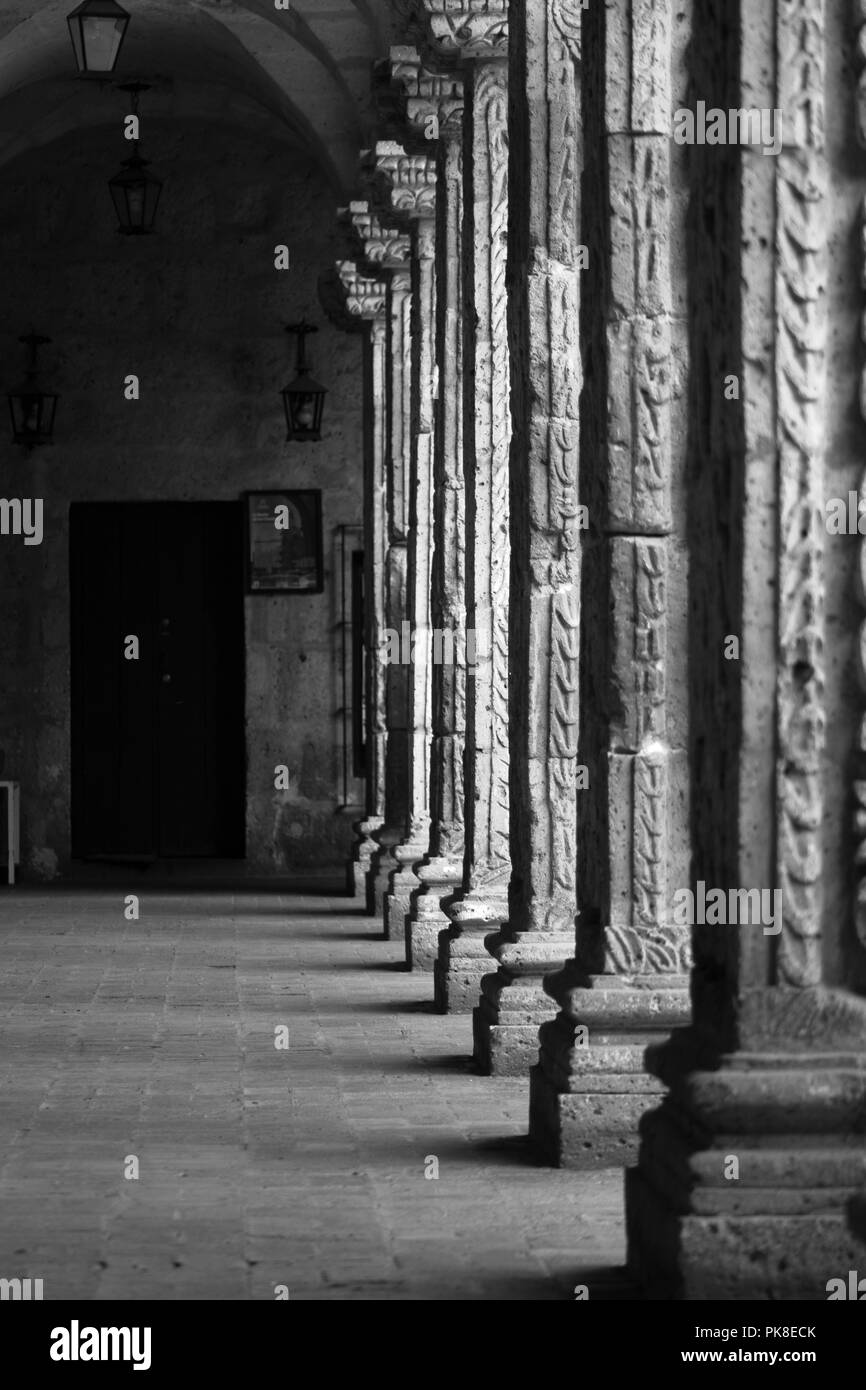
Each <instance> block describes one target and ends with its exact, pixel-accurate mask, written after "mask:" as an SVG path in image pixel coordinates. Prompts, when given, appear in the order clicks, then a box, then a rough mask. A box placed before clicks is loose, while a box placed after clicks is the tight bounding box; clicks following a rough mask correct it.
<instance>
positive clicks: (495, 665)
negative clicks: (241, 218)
mask: <svg viewBox="0 0 866 1390" xmlns="http://www.w3.org/2000/svg"><path fill="white" fill-rule="evenodd" d="M512 9H513V7H512ZM465 10H466V13H465V15H463V16H462V23H457V17H456V16H455V15H454V14H453V13H452V12H449V11H448V7H444V6H441V5H438V4H437V3H431V4H428V11H430V12H431V19H430V23H431V28H432V29H433V31H434V33H438V36H439V42H440V43H443V42H444V43H445V44H446V46H447V44H450V43H451V42H452V41H457V40H458V38H459V40H460V42H461V43H462V44H463V48H462V52H463V53H464V57H465V58H466V59H467V60H468V59H470V58H471V60H472V72H473V86H472V91H473V96H472V105H471V123H470V128H469V131H468V135H467V141H468V144H467V148H470V145H469V142H471V151H472V158H471V162H469V165H468V169H467V183H466V191H465V197H466V206H467V237H466V240H467V246H468V248H470V249H471V257H472V261H471V264H472V276H471V280H470V275H469V265H470V261H469V257H468V255H467V262H466V264H467V288H468V287H469V285H470V283H471V284H472V285H473V286H474V291H473V292H474V298H475V303H474V306H473V308H474V311H475V315H476V316H477V324H478V327H477V331H476V332H475V333H474V334H473V333H470V334H469V335H468V344H467V378H468V380H469V381H472V380H473V377H474V394H475V431H474V435H473V436H472V438H471V441H470V449H469V450H467V492H468V494H471V495H470V500H469V502H468V506H467V534H468V538H469V540H468V545H469V550H470V553H471V555H472V560H471V561H470V563H469V565H468V572H469V579H468V584H467V589H468V595H469V616H468V622H469V626H470V628H471V627H473V626H475V627H476V628H477V629H479V630H480V631H479V637H480V639H481V641H480V643H479V645H480V647H481V655H480V658H479V660H478V663H477V665H476V667H475V669H474V670H473V671H472V672H471V673H470V681H469V720H468V731H467V745H468V749H469V753H468V755H467V806H468V805H470V804H471V805H472V807H473V811H474V812H476V814H475V815H474V816H473V817H472V818H470V817H469V816H467V821H468V824H469V827H471V837H470V843H471V846H472V859H471V866H470V867H469V873H468V875H467V878H468V882H467V885H466V887H467V891H466V892H465V893H464V896H463V899H462V901H460V902H458V903H456V904H455V905H454V906H453V907H452V908H451V909H450V915H451V916H452V917H453V919H454V921H455V932H454V934H453V936H452V939H451V941H450V942H447V943H446V942H443V952H442V958H441V965H440V976H439V977H440V982H441V986H440V998H442V1002H443V1003H446V1002H447V1005H448V1006H449V1007H458V1008H459V1007H461V1005H462V1006H463V1007H465V1003H466V1000H467V996H469V997H471V995H472V994H473V993H474V992H475V991H476V990H477V988H478V985H479V983H481V999H480V1003H479V1004H478V1006H477V1007H476V1009H475V1013H474V1034H475V1056H476V1061H477V1062H478V1064H479V1066H480V1067H481V1068H482V1070H485V1071H488V1072H493V1073H503V1074H506V1073H511V1074H519V1073H522V1072H524V1071H526V1070H528V1067H529V1064H530V1062H531V1060H533V1058H534V1055H535V1051H536V1049H537V1032H538V1026H539V1023H540V1022H541V1021H542V1020H543V1019H544V1018H546V1017H549V1016H550V1015H551V1014H552V1013H553V1005H552V1001H551V1000H550V999H549V998H547V996H546V995H545V994H544V992H543V989H542V978H543V975H544V973H545V972H547V971H550V970H553V969H556V968H558V967H559V966H560V965H562V963H563V962H564V960H565V959H566V957H567V956H568V954H569V951H570V950H571V949H572V942H573V933H574V911H575V909H574V872H575V860H576V849H575V843H574V814H573V805H574V803H573V794H574V792H573V788H574V767H575V762H576V753H577V742H576V738H577V733H576V724H577V711H576V701H577V621H578V605H577V571H576V564H575V552H576V545H577V531H576V527H577V520H576V487H577V478H576V459H577V438H576V421H577V414H576V412H577V394H578V389H579V363H578V357H577V342H576V324H577V295H576V276H575V275H574V274H573V272H572V271H571V270H570V268H563V267H561V266H559V265H557V264H555V263H554V264H550V265H548V263H547V261H548V255H549V253H546V252H545V251H543V250H542V248H544V247H545V244H546V243H545V240H544V237H543V236H540V235H539V233H538V228H537V227H534V228H533V229H532V230H531V229H530V225H529V221H530V219H532V218H533V217H534V216H535V212H536V210H537V206H538V204H539V196H540V197H541V200H542V202H543V206H544V208H545V209H547V206H548V187H547V182H546V180H547V177H548V151H547V146H546V143H545V144H544V145H543V146H542V147H541V148H538V149H536V148H535V147H534V146H533V147H532V150H531V153H530V149H529V145H528V144H527V143H526V138H527V135H528V127H527V126H526V124H525V123H524V124H523V125H520V124H519V123H516V122H515V113H514V107H512V109H511V111H510V112H509V110H508V87H509V77H508V17H507V13H506V11H507V7H506V6H505V5H504V4H494V3H493V2H492V0H489V3H488V4H486V5H485V6H483V7H475V6H470V5H468V4H467V5H466V6H465ZM443 51H444V49H443ZM514 100H516V101H517V102H518V103H520V102H521V100H522V101H523V102H525V90H524V94H523V96H522V97H521V94H520V93H515V94H514ZM542 100H546V98H542ZM515 133H516V135H517V144H516V145H514V144H512V145H511V147H510V149H509V148H508V146H509V142H510V140H511V139H512V137H513V136H514V135H515ZM575 169H576V165H575V163H574V161H573V158H572V162H571V164H570V165H569V166H566V167H565V168H564V169H563V170H562V171H561V179H560V186H559V190H558V194H557V196H558V198H560V199H562V200H564V201H565V203H566V204H567V205H568V207H569V208H571V210H572V213H573V210H574V202H573V199H574V197H575V195H576V190H575V187H574V174H575ZM539 179H541V183H538V182H537V181H538V180H539ZM515 190H516V191H515ZM470 207H471V208H472V210H473V211H472V214H471V216H470V214H469V211H468V210H469V208H470ZM545 215H546V214H545ZM509 242H510V247H509ZM509 252H510V257H511V266H512V274H513V280H512V291H513V292H512V295H511V296H508V295H507V293H506V257H507V255H508V254H509ZM538 252H541V254H538ZM527 294H528V296H529V299H528V303H529V304H530V305H531V306H532V313H531V314H530V313H529V312H528V309H527ZM548 302H552V303H553V315H554V317H553V319H552V320H550V321H548V315H547V313H546V310H545V305H546V304H547V303H548ZM467 319H470V321H471V316H470V315H469V314H468V313H467ZM470 353H471V357H470ZM470 362H471V364H472V366H473V368H474V371H470V369H469V365H468V364H469V363H470ZM510 393H513V396H512V399H511V401H509V394H510ZM510 417H513V420H514V427H515V434H514V438H513V440H512V439H511V434H510ZM470 478H471V480H472V485H471V488H470V486H469V481H470ZM509 574H510V583H509ZM470 768H471V769H472V774H471V775H472V776H473V777H474V787H475V791H474V795H473V796H470V793H469V788H468V783H469V775H470V771H469V770H470ZM569 798H571V800H570V801H569ZM569 804H570V805H571V807H572V817H571V823H570V824H569V822H568V819H567V814H568V813H567V806H568V805H569ZM509 831H510V841H509ZM509 846H510V847H509ZM509 881H510V882H509ZM506 919H507V921H506ZM496 927H499V928H501V930H499V931H498V932H495V933H492V934H491V929H492V928H496ZM485 934H486V949H485ZM488 950H489V951H492V953H493V957H494V959H493V960H491V959H490V958H489V956H488V954H487V952H488ZM496 964H498V966H499V969H498V971H496V973H494V967H495V965H496Z"/></svg>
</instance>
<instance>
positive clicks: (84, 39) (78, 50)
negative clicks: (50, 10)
mask: <svg viewBox="0 0 866 1390" xmlns="http://www.w3.org/2000/svg"><path fill="white" fill-rule="evenodd" d="M66 23H67V24H68V25H69V36H70V38H71V39H72V47H73V50H74V52H75V61H76V63H77V64H78V71H79V72H80V73H81V74H82V75H83V76H88V77H110V76H111V74H112V73H113V72H114V65H115V63H116V62H117V57H118V54H119V53H120V47H121V44H122V43H123V37H124V35H125V33H126V28H127V25H128V24H129V15H128V14H127V12H126V10H124V9H123V8H122V7H121V6H120V5H117V4H115V0H84V4H83V5H79V6H78V9H77V10H73V11H72V14H70V15H67V16H66Z"/></svg>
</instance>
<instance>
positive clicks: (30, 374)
mask: <svg viewBox="0 0 866 1390" xmlns="http://www.w3.org/2000/svg"><path fill="white" fill-rule="evenodd" d="M18 341H19V342H21V343H25V344H26V345H27V346H28V348H29V349H30V358H29V362H28V366H27V375H26V377H25V380H24V384H23V386H20V387H19V388H18V390H17V391H10V392H9V395H8V400H9V411H10V414H11V416H12V437H13V439H14V441H15V443H16V444H23V445H24V447H25V448H26V449H33V448H35V447H36V446H37V445H39V444H53V442H54V440H53V437H52V436H53V434H54V412H55V410H56V409H57V399H58V398H57V395H56V394H55V393H54V392H53V391H43V390H42V389H41V388H40V386H39V379H38V373H37V369H36V354H37V352H38V351H39V349H40V347H41V346H42V345H43V343H50V342H51V339H50V338H43V337H41V336H40V335H39V334H38V333H26V334H25V335H24V337H23V338H19V340H18Z"/></svg>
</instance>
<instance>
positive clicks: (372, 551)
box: [337, 209, 388, 900]
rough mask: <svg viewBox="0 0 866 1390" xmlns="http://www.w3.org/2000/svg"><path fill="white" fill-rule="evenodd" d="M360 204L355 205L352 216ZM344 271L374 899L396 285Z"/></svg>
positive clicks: (361, 849)
mask: <svg viewBox="0 0 866 1390" xmlns="http://www.w3.org/2000/svg"><path fill="white" fill-rule="evenodd" d="M351 214H352V209H349V215H350V216H351ZM337 274H338V277H339V282H340V285H341V287H342V292H343V297H344V308H345V312H346V313H347V314H348V315H349V317H350V318H352V319H355V320H357V321H359V322H361V323H363V324H364V325H365V326H367V328H368V332H367V334H366V339H367V341H366V344H365V353H364V385H365V390H364V415H365V420H364V430H365V448H364V529H365V542H364V587H365V591H366V613H365V627H364V649H365V652H366V657H367V661H366V672H365V679H366V690H365V700H366V707H367V710H366V712H367V721H366V730H365V734H366V744H367V768H366V781H367V817H366V819H365V820H363V821H360V822H359V823H358V825H357V826H356V830H358V831H359V832H360V835H361V839H360V841H359V842H358V844H357V845H356V846H355V849H354V854H353V859H352V866H351V868H352V882H353V885H354V891H355V896H356V897H361V898H364V899H365V900H366V897H367V877H368V875H369V873H370V866H371V861H372V857H373V855H374V854H375V853H376V852H377V850H378V848H379V846H378V843H377V841H376V840H375V839H374V838H373V837H374V834H375V832H376V831H377V830H380V829H381V828H382V826H383V825H384V824H385V767H386V762H387V746H388V744H387V740H388V734H387V718H386V699H385V693H386V692H385V667H384V664H383V661H382V653H383V647H384V641H385V628H386V626H387V624H386V614H385V566H386V561H387V535H388V517H387V495H386V486H385V472H386V464H385V455H386V443H387V402H386V395H385V383H386V380H387V361H386V355H387V323H386V313H385V311H386V304H387V295H388V286H387V283H386V282H385V281H384V280H375V279H371V278H369V277H365V276H363V275H361V274H360V273H359V271H358V267H357V265H356V264H355V263H354V262H353V261H338V262H337Z"/></svg>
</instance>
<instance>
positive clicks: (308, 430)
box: [280, 319, 327, 441]
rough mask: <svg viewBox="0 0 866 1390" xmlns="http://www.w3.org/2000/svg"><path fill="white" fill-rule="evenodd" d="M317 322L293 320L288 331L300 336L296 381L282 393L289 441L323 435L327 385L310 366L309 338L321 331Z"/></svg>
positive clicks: (315, 437) (310, 439)
mask: <svg viewBox="0 0 866 1390" xmlns="http://www.w3.org/2000/svg"><path fill="white" fill-rule="evenodd" d="M318 331H319V330H318V328H316V326H315V325H314V324H310V323H307V322H306V320H305V319H302V320H301V322H300V323H290V324H288V325H287V327H286V332H287V333H295V334H296V335H297V338H298V360H297V368H296V373H295V377H294V380H292V381H290V382H289V384H288V386H286V387H284V388H283V390H282V391H281V392H280V395H281V396H282V398H283V407H284V409H285V412H286V425H287V427H288V433H287V434H286V440H287V441H288V440H290V439H296V440H299V441H304V440H307V441H313V440H319V439H321V437H322V434H321V429H322V412H323V410H324V408H325V396H326V395H327V388H326V387H324V386H320V384H319V382H318V381H314V380H313V378H312V377H311V376H310V369H309V367H308V366H307V359H306V351H305V341H306V337H307V334H308V333H318Z"/></svg>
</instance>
